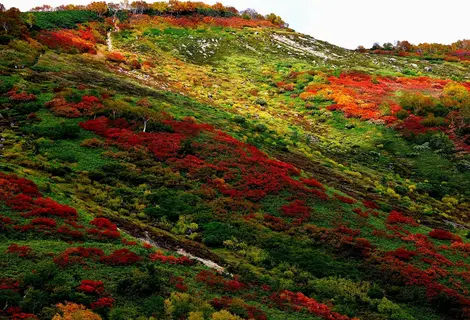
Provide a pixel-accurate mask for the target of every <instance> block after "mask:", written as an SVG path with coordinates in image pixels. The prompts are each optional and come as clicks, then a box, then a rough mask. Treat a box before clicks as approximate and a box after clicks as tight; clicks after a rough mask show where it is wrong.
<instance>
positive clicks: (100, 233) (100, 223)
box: [87, 218, 121, 240]
mask: <svg viewBox="0 0 470 320" xmlns="http://www.w3.org/2000/svg"><path fill="white" fill-rule="evenodd" d="M90 224H91V225H93V226H96V228H91V229H88V230H87V231H88V234H89V235H92V236H95V237H97V238H98V239H100V240H102V239H117V238H119V237H121V233H120V232H119V231H118V230H117V227H116V225H115V224H114V223H112V222H111V221H109V220H108V219H106V218H95V219H93V221H91V222H90Z"/></svg>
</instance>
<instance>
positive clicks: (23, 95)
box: [7, 90, 37, 102]
mask: <svg viewBox="0 0 470 320" xmlns="http://www.w3.org/2000/svg"><path fill="white" fill-rule="evenodd" d="M7 94H8V96H9V98H10V100H11V101H21V102H27V101H36V99H37V98H36V96H35V95H34V94H32V93H29V94H28V93H27V92H20V93H17V92H16V90H12V91H10V92H8V93H7Z"/></svg>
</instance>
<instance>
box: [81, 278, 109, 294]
mask: <svg viewBox="0 0 470 320" xmlns="http://www.w3.org/2000/svg"><path fill="white" fill-rule="evenodd" d="M77 290H79V291H82V292H85V293H90V294H101V293H103V291H104V286H103V281H94V280H82V282H81V284H80V285H79V286H78V287H77Z"/></svg>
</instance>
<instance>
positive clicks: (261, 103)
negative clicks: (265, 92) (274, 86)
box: [255, 98, 268, 107]
mask: <svg viewBox="0 0 470 320" xmlns="http://www.w3.org/2000/svg"><path fill="white" fill-rule="evenodd" d="M255 103H256V104H258V105H260V106H262V107H264V106H267V105H268V102H267V101H266V100H264V99H263V98H258V99H256V101H255Z"/></svg>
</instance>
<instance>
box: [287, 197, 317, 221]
mask: <svg viewBox="0 0 470 320" xmlns="http://www.w3.org/2000/svg"><path fill="white" fill-rule="evenodd" d="M281 211H282V214H284V215H285V216H288V217H291V218H297V219H298V221H299V222H302V221H304V220H308V219H309V218H310V211H311V209H310V207H308V206H307V205H306V203H305V201H303V200H295V201H293V202H291V203H289V204H286V205H283V206H282V208H281Z"/></svg>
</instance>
